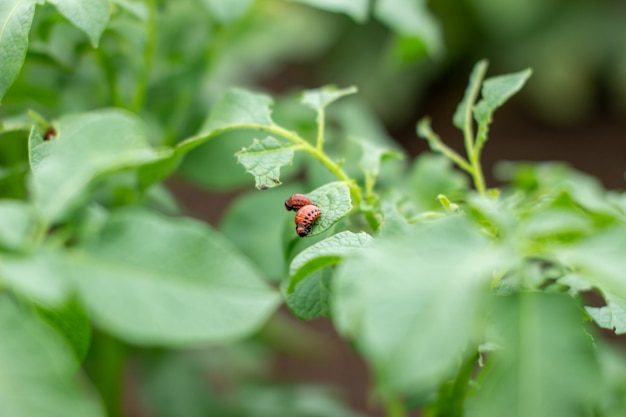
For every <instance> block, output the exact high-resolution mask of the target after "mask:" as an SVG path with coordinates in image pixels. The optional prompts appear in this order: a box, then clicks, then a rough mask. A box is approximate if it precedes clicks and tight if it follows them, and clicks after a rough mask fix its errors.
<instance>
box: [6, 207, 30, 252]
mask: <svg viewBox="0 0 626 417" xmlns="http://www.w3.org/2000/svg"><path fill="white" fill-rule="evenodd" d="M34 233H35V217H34V213H33V210H32V207H31V206H30V205H28V204H26V203H24V202H22V201H19V200H0V247H3V248H5V249H10V250H23V249H25V248H27V247H28V246H29V244H30V241H31V239H32V238H33V237H34V236H33V235H34Z"/></svg>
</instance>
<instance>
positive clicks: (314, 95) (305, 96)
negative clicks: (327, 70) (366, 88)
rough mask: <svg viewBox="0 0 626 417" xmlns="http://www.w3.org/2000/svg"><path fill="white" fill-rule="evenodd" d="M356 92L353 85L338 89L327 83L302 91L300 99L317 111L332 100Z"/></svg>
mask: <svg viewBox="0 0 626 417" xmlns="http://www.w3.org/2000/svg"><path fill="white" fill-rule="evenodd" d="M356 92H357V88H356V87H354V86H353V87H348V88H343V89H339V88H337V87H335V86H333V85H327V86H325V87H320V88H316V89H314V90H306V91H304V92H303V93H302V97H301V98H300V101H301V102H302V104H304V105H306V106H309V107H310V108H312V109H313V110H316V111H318V112H319V111H321V110H323V109H324V108H325V107H327V106H329V105H330V104H331V103H332V102H334V101H336V100H339V99H340V98H341V97H344V96H347V95H350V94H356Z"/></svg>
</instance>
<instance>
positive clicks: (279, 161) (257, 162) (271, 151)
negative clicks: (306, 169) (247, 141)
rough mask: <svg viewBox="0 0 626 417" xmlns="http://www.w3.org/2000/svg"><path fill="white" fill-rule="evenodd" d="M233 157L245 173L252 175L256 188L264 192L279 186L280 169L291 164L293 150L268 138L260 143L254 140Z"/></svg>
mask: <svg viewBox="0 0 626 417" xmlns="http://www.w3.org/2000/svg"><path fill="white" fill-rule="evenodd" d="M235 156H236V157H237V160H238V161H239V163H240V164H241V165H243V166H244V167H245V168H246V172H249V173H250V174H252V175H254V181H255V185H256V188H258V189H260V190H266V189H268V188H272V187H276V186H277V185H280V184H281V182H280V167H282V166H283V165H288V164H291V162H292V161H293V149H292V148H291V147H288V146H284V145H283V144H281V143H280V142H279V141H277V140H276V139H274V138H273V137H269V136H268V137H267V138H265V139H263V140H262V141H259V140H258V139H254V141H253V142H252V145H251V146H249V147H247V148H243V149H242V150H241V151H239V152H237V153H236V154H235Z"/></svg>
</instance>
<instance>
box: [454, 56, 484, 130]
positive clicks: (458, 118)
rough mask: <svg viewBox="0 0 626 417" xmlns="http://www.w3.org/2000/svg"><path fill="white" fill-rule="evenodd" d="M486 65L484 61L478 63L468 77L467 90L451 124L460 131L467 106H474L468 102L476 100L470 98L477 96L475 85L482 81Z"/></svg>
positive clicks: (463, 123)
mask: <svg viewBox="0 0 626 417" xmlns="http://www.w3.org/2000/svg"><path fill="white" fill-rule="evenodd" d="M488 65H489V63H488V62H487V60H485V59H483V60H481V61H478V62H477V63H476V65H474V68H473V69H472V73H471V74H470V77H469V82H468V84H467V88H466V89H465V95H464V96H463V100H461V102H460V103H459V105H458V106H457V108H456V111H455V112H454V116H453V118H452V123H453V124H454V125H455V126H456V127H457V128H459V129H461V130H463V128H464V127H465V114H466V112H467V106H470V105H474V104H475V103H470V100H472V99H474V100H475V99H476V97H472V96H473V95H474V94H478V93H477V92H478V89H479V86H478V85H477V83H480V82H481V81H482V79H483V77H484V76H485V72H487V66H488ZM470 122H471V121H470Z"/></svg>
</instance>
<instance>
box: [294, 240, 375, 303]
mask: <svg viewBox="0 0 626 417" xmlns="http://www.w3.org/2000/svg"><path fill="white" fill-rule="evenodd" d="M371 240H372V237H371V236H370V235H368V234H367V233H365V232H361V233H353V232H350V231H343V232H339V233H337V234H336V235H333V236H331V237H328V238H326V239H324V240H322V241H320V242H317V243H316V244H314V245H311V246H309V247H308V248H306V249H305V250H303V251H302V252H300V253H299V254H298V255H297V256H296V257H295V258H294V259H293V261H291V265H290V266H289V285H288V286H287V290H286V292H287V294H289V293H292V292H293V291H294V289H295V288H296V286H297V285H298V283H299V282H300V281H302V280H303V279H304V278H305V277H306V276H308V275H310V274H312V273H313V272H315V271H317V270H320V269H322V268H326V267H329V266H332V265H335V264H338V263H339V262H341V260H342V259H343V258H345V257H346V256H349V255H350V254H351V253H353V252H354V251H355V249H358V248H362V247H363V246H365V245H366V244H367V243H368V242H370V241H371Z"/></svg>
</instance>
